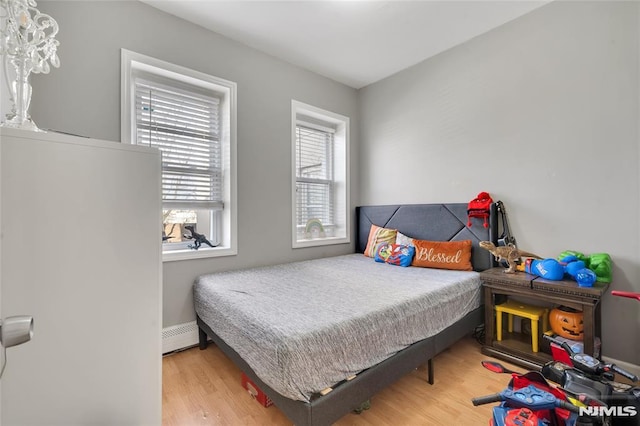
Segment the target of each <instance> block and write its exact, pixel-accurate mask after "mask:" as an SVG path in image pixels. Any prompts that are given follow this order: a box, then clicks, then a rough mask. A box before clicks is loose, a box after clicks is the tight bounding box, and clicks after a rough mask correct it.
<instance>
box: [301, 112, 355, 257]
mask: <svg viewBox="0 0 640 426" xmlns="http://www.w3.org/2000/svg"><path fill="white" fill-rule="evenodd" d="M349 124H350V122H349V117H346V116H344V115H341V114H337V113H334V112H331V111H327V110H324V109H321V108H318V107H315V106H312V105H309V104H305V103H303V102H299V101H296V100H292V101H291V204H292V217H291V223H292V236H291V244H292V248H303V247H316V246H326V245H333V244H348V243H351V218H350V214H349V211H350V206H351V204H350V183H349V175H350V170H349V165H350V161H349V152H350V150H349V135H350V132H349ZM298 125H301V126H304V127H310V128H315V129H316V130H321V131H326V132H332V133H333V144H334V146H333V147H332V150H333V157H332V158H331V162H332V165H333V171H332V176H331V184H330V185H331V186H332V192H333V200H332V203H333V216H334V217H333V221H334V225H335V227H336V230H338V231H339V235H338V236H333V237H319V238H311V239H298V224H297V207H298V206H297V182H298V176H297V156H296V142H297V127H298ZM312 180H313V179H312Z"/></svg>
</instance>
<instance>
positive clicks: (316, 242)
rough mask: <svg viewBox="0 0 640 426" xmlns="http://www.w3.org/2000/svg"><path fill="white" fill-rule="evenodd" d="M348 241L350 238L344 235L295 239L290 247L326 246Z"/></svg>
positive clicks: (347, 242)
mask: <svg viewBox="0 0 640 426" xmlns="http://www.w3.org/2000/svg"><path fill="white" fill-rule="evenodd" d="M350 242H351V239H350V238H346V237H329V238H316V239H309V240H296V241H294V242H293V245H292V247H293V248H294V249H295V248H303V247H316V246H328V245H333V244H349V243H350Z"/></svg>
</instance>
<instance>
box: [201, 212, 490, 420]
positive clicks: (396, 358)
mask: <svg viewBox="0 0 640 426" xmlns="http://www.w3.org/2000/svg"><path fill="white" fill-rule="evenodd" d="M490 213H491V214H490V217H489V227H488V228H485V227H484V226H483V221H482V220H481V219H475V218H474V219H472V226H471V227H470V228H469V227H467V221H468V218H467V204H466V203H464V204H462V203H454V204H407V205H387V206H364V207H357V208H356V251H357V252H359V253H362V252H364V249H365V247H366V244H367V237H368V235H369V229H370V228H371V225H372V224H373V225H378V226H382V227H387V228H393V229H397V230H398V231H400V232H402V233H403V234H405V235H408V236H410V237H413V238H417V239H422V240H432V241H457V240H471V241H472V244H473V247H472V251H471V257H472V263H473V265H474V269H475V270H476V271H483V270H485V269H488V268H491V267H493V266H494V261H493V258H492V256H491V254H490V253H489V252H488V251H486V250H483V249H481V248H479V247H478V243H479V242H480V241H484V240H489V241H493V242H494V243H495V242H496V240H497V215H496V209H495V205H492V207H491V212H490ZM483 319H484V311H483V307H482V306H481V307H479V308H478V309H476V310H474V311H472V312H470V313H469V314H467V315H466V316H465V317H464V318H462V319H461V320H460V321H458V322H456V323H455V324H453V325H451V326H450V327H448V328H446V329H445V330H443V331H441V332H440V333H438V334H436V335H435V336H431V337H429V338H426V339H424V340H421V341H419V342H416V343H414V344H412V345H411V346H409V347H407V348H405V349H403V350H402V351H400V352H398V353H397V354H395V355H393V356H392V357H391V358H388V359H387V360H385V361H383V362H381V363H379V364H377V365H375V366H373V367H371V368H369V369H367V370H365V371H363V372H361V373H360V374H358V375H357V376H356V377H355V378H354V379H353V380H350V381H347V382H344V383H342V384H340V385H338V386H336V387H335V388H334V389H333V391H331V392H329V393H328V394H326V395H324V396H318V397H316V398H313V399H312V400H311V401H310V402H303V401H296V400H292V399H289V398H286V397H284V396H282V395H280V394H279V393H277V392H276V391H274V390H273V389H272V388H270V387H269V386H268V385H266V384H265V383H264V382H263V381H262V380H260V379H259V378H258V376H257V375H256V374H255V373H254V371H253V370H252V369H251V367H250V366H249V365H248V364H247V363H246V362H245V361H244V360H243V359H242V358H241V357H240V355H238V353H237V352H236V351H235V350H234V349H233V348H231V347H230V346H229V345H227V344H226V343H225V342H224V341H223V340H222V339H221V338H220V337H219V336H218V335H217V334H216V333H214V332H213V330H211V328H210V327H209V326H208V325H207V324H205V323H204V322H203V321H202V320H201V319H200V317H197V323H198V327H199V341H200V349H202V350H203V349H206V348H207V344H208V338H210V339H211V340H213V342H214V343H215V344H216V345H217V346H218V347H219V348H220V349H221V350H222V351H223V352H224V353H225V354H226V355H227V356H228V357H229V358H230V359H231V360H232V361H233V362H234V363H235V364H236V365H237V366H238V367H239V368H240V369H241V370H242V371H243V372H244V373H245V374H246V375H247V376H248V377H249V378H250V379H251V380H252V381H253V382H254V383H255V384H256V385H257V386H258V387H259V388H260V389H261V390H262V391H263V392H264V393H265V394H266V395H267V396H268V397H269V398H271V400H272V401H273V402H274V404H275V405H276V406H278V408H280V410H282V412H283V413H284V414H285V415H286V416H287V417H289V419H291V420H292V421H293V422H294V424H296V425H298V426H306V425H314V426H315V425H329V424H331V423H333V422H335V421H336V420H338V419H339V418H341V417H343V416H344V415H346V414H348V413H349V412H351V411H353V410H354V409H356V408H358V407H360V406H361V404H362V403H363V402H364V401H366V400H368V399H369V398H371V397H372V396H373V395H374V394H375V393H376V392H378V391H380V390H381V389H383V388H385V387H387V386H389V385H390V384H392V383H393V382H395V381H396V380H398V379H399V378H401V377H402V376H404V375H405V374H407V373H409V372H410V371H412V370H414V369H415V368H417V367H419V366H421V365H424V364H425V363H428V373H429V383H433V363H432V359H433V357H435V356H436V355H437V354H439V353H440V352H442V351H443V350H445V349H447V348H448V347H450V346H451V345H452V344H453V343H455V342H457V341H458V340H459V339H460V338H462V337H464V336H466V335H468V334H469V333H471V332H472V331H473V330H474V329H475V328H476V327H477V326H478V325H480V324H482V322H483Z"/></svg>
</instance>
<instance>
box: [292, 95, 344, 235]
mask: <svg viewBox="0 0 640 426" xmlns="http://www.w3.org/2000/svg"><path fill="white" fill-rule="evenodd" d="M291 163H292V164H291V165H292V170H291V190H292V199H293V203H292V221H291V222H292V223H291V225H292V227H293V238H292V241H291V246H292V247H293V248H299V247H313V246H320V245H328V244H344V243H348V242H350V231H349V229H350V218H349V209H350V201H349V117H346V116H344V115H340V114H336V113H334V112H331V111H327V110H324V109H321V108H318V107H315V106H312V105H308V104H304V103H302V102H299V101H296V100H291Z"/></svg>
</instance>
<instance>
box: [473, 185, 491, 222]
mask: <svg viewBox="0 0 640 426" xmlns="http://www.w3.org/2000/svg"><path fill="white" fill-rule="evenodd" d="M492 203H493V200H492V199H491V195H489V193H488V192H481V193H479V194H478V195H477V196H476V198H474V199H473V200H471V201H469V205H468V206H467V215H468V216H469V221H468V222H467V226H468V227H471V218H472V217H479V218H482V219H484V227H485V228H488V227H489V213H490V211H491V204H492Z"/></svg>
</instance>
